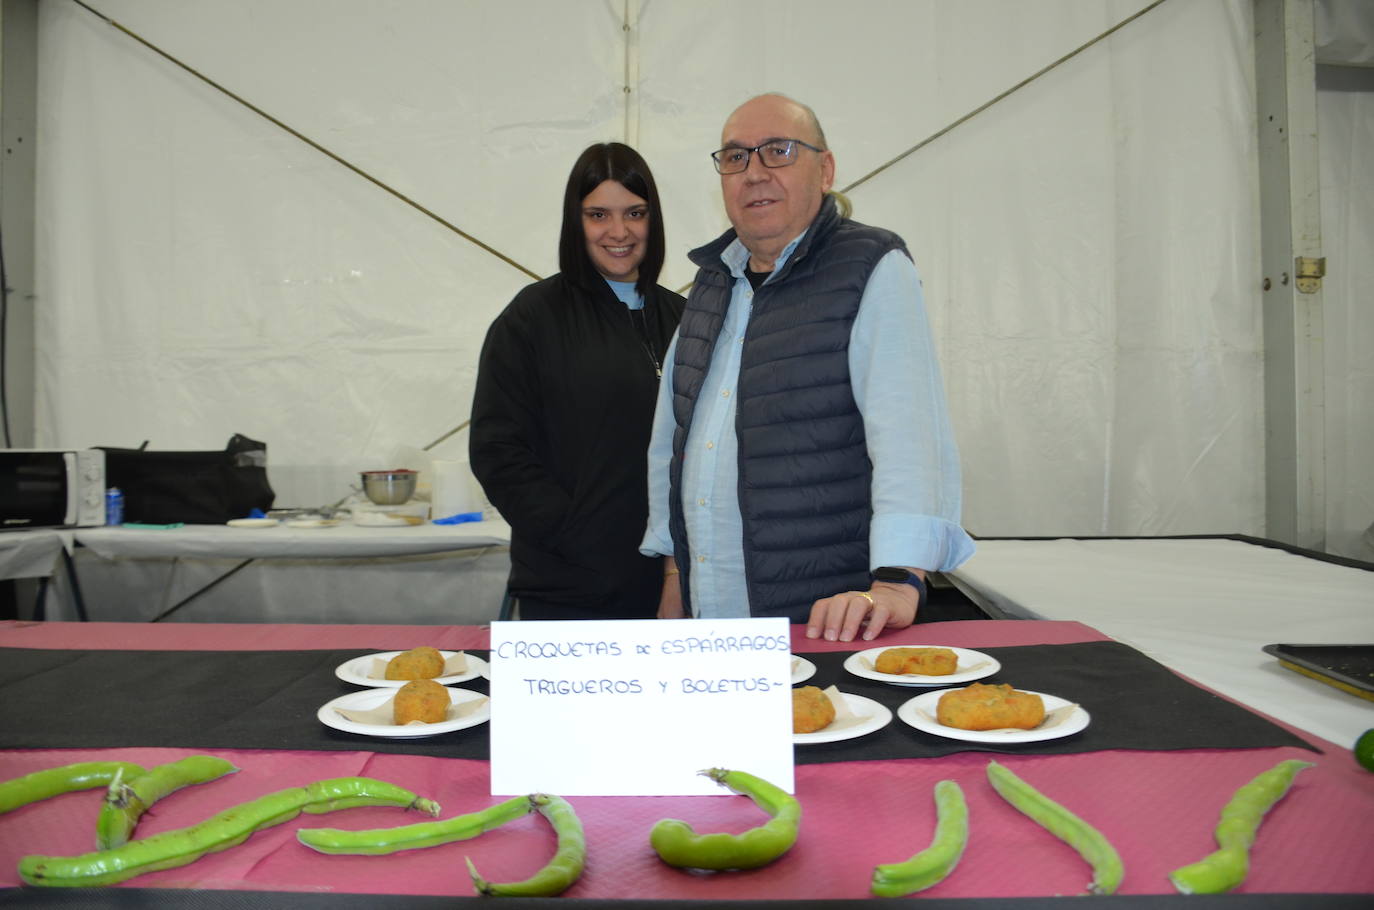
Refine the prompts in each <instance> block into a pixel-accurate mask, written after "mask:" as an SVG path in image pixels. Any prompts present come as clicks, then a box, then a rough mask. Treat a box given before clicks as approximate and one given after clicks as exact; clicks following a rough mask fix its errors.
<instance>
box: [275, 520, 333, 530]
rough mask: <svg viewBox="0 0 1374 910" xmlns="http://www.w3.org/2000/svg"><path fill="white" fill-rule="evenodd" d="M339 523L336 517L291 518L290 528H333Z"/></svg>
mask: <svg viewBox="0 0 1374 910" xmlns="http://www.w3.org/2000/svg"><path fill="white" fill-rule="evenodd" d="M338 524H339V521H338V519H336V518H289V519H287V521H286V526H287V527H288V528H333V527H336V526H337V525H338Z"/></svg>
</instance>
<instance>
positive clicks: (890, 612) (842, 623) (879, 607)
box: [660, 581, 919, 641]
mask: <svg viewBox="0 0 1374 910" xmlns="http://www.w3.org/2000/svg"><path fill="white" fill-rule="evenodd" d="M918 597H919V595H918V594H917V592H916V589H915V588H913V587H912V586H911V585H903V584H892V583H890V582H885V581H875V582H874V583H873V587H872V588H870V589H869V590H867V591H846V592H845V593H843V594H836V595H834V596H832V597H825V598H822V599H821V600H818V601H816V602H815V604H813V605H812V607H811V618H810V619H808V620H807V622H806V637H807V638H824V639H825V640H826V641H853V640H854V637H855V636H856V635H858V634H859V630H860V629H862V630H863V640H864V641H872V640H873V639H875V638H877V637H878V633H879V632H881V631H882V630H883V629H905V628H906V627H907V626H909V625H911V624H912V623H913V622H915V621H916V602H917V598H918ZM679 606H680V605H679ZM660 615H661V612H660Z"/></svg>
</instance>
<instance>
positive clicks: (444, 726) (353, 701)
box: [315, 689, 491, 739]
mask: <svg viewBox="0 0 1374 910" xmlns="http://www.w3.org/2000/svg"><path fill="white" fill-rule="evenodd" d="M447 692H448V697H449V701H450V702H451V703H453V704H457V703H459V702H465V701H473V700H474V699H478V698H487V696H485V695H483V694H482V693H481V692H474V691H472V690H471V689H448V690H447ZM395 696H396V691H395V690H394V689H364V690H363V691H361V692H350V693H348V694H347V695H340V696H339V697H338V698H336V699H334V700H332V701H328V702H325V703H324V704H323V705H321V706H320V710H318V711H316V712H315V716H316V717H318V718H319V720H320V723H322V724H324V725H325V726H326V727H333V728H334V729H335V730H342V731H343V732H345V733H358V734H361V735H363V736H381V737H385V738H387V739H418V738H420V737H422V736H438V735H439V734H440V733H450V732H452V731H454V730H465V729H467V728H468V727H475V726H477V725H478V724H484V723H486V722H487V721H488V720H490V719H491V700H490V699H488V700H487V701H486V703H484V704H483V705H482V706H481V707H480V708H478V709H477V710H476V711H473V712H472V713H471V714H468V715H467V716H465V717H459V718H456V719H454V720H442V721H440V722H439V723H437V724H405V725H404V726H397V725H396V724H363V723H359V722H357V721H355V720H349V719H348V718H347V717H344V716H343V715H342V714H340V713H339V712H338V711H337V710H335V709H336V708H343V709H344V710H345V711H347V710H349V709H353V710H357V711H370V710H372V709H373V708H378V707H381V706H382V705H383V704H385V703H386V702H387V700H388V699H391V698H394V697H395Z"/></svg>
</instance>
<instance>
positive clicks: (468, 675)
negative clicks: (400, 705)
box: [334, 651, 487, 689]
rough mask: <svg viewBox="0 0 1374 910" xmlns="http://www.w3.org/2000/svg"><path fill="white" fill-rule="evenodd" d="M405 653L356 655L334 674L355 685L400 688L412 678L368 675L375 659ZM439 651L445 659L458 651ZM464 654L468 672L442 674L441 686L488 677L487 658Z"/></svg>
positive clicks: (439, 678) (385, 658) (437, 680)
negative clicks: (387, 677) (385, 677)
mask: <svg viewBox="0 0 1374 910" xmlns="http://www.w3.org/2000/svg"><path fill="white" fill-rule="evenodd" d="M404 653H405V652H404V651H378V652H377V653H376V654H364V655H363V656H362V657H354V658H353V659H351V660H346V661H344V662H343V663H341V664H339V665H338V666H337V667H335V668H334V675H335V676H337V677H339V679H342V680H343V681H344V682H350V683H353V684H354V685H355V686H370V687H371V688H374V689H399V688H400V687H401V686H404V685H405V684H406V683H408V682H410V680H408V679H378V678H377V677H375V676H368V673H370V672H371V671H372V662H373V661H374V660H380V661H382V662H383V663H385V662H386V661H388V660H391V658H393V657H395V656H396V655H397V654H404ZM439 653H440V655H442V656H443V658H444V660H448V659H449V658H450V657H452V656H453V655H455V654H457V653H458V652H457V651H440V652H439ZM463 656H464V658H466V659H467V662H468V668H467V671H466V672H464V673H455V674H453V675H452V676H440V677H438V678H437V679H435V680H434V681H435V682H437V683H438V684H439V685H441V686H451V685H453V684H454V683H460V682H467V681H468V680H470V679H476V678H477V677H479V676H482V677H486V675H487V662H486V661H485V660H483V659H482V658H480V657H477V656H476V655H474V654H470V653H468V652H467V651H464V652H463Z"/></svg>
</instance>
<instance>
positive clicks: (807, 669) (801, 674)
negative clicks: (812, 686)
mask: <svg viewBox="0 0 1374 910" xmlns="http://www.w3.org/2000/svg"><path fill="white" fill-rule="evenodd" d="M815 675H816V665H815V664H813V663H812V662H811V661H809V660H807V659H806V658H805V657H798V656H797V655H795V654H793V655H792V685H794V686H795V685H796V684H797V683H799V682H806V681H807V680H808V679H810V678H811V677H813V676H815Z"/></svg>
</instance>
